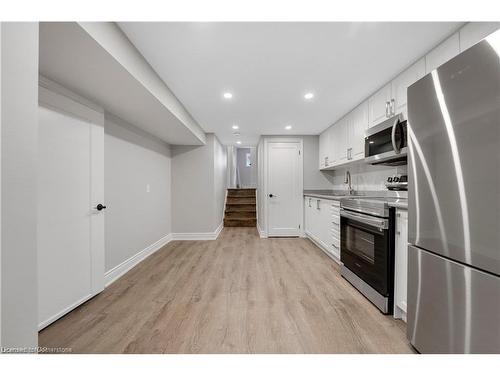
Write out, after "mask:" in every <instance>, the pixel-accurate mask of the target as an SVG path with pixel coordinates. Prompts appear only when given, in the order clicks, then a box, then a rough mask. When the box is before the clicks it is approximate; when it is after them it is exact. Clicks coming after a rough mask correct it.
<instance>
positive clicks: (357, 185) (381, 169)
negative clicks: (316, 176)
mask: <svg viewBox="0 0 500 375" xmlns="http://www.w3.org/2000/svg"><path fill="white" fill-rule="evenodd" d="M346 171H349V172H350V173H351V184H352V188H353V189H354V190H358V191H367V190H369V191H373V190H387V189H386V187H385V182H386V181H387V177H389V176H393V175H396V174H406V173H407V166H406V165H400V166H397V167H391V166H386V165H370V164H364V163H358V164H352V165H348V166H345V167H340V168H338V169H335V170H333V171H322V172H321V173H323V174H324V175H325V177H326V178H327V179H328V181H330V183H331V189H333V190H344V189H346V187H347V185H346V184H344V176H345V172H346Z"/></svg>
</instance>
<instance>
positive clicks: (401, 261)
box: [394, 208, 408, 322]
mask: <svg viewBox="0 0 500 375" xmlns="http://www.w3.org/2000/svg"><path fill="white" fill-rule="evenodd" d="M407 273H408V211H407V210H404V209H400V208H398V209H397V210H396V238H395V257H394V317H395V318H397V319H403V320H404V321H405V322H406V290H407Z"/></svg>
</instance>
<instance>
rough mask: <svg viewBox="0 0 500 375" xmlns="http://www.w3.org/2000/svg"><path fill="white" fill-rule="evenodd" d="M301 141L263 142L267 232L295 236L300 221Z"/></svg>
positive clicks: (273, 234)
mask: <svg viewBox="0 0 500 375" xmlns="http://www.w3.org/2000/svg"><path fill="white" fill-rule="evenodd" d="M301 148H302V145H301V143H300V142H269V143H268V144H267V157H268V161H267V163H268V168H267V181H268V184H267V202H268V204H267V207H268V221H267V222H268V235H269V236H299V235H300V232H301V229H300V226H301V224H302V209H303V207H302V201H303V197H302V193H303V190H302V184H303V182H302V169H303V165H302V150H301Z"/></svg>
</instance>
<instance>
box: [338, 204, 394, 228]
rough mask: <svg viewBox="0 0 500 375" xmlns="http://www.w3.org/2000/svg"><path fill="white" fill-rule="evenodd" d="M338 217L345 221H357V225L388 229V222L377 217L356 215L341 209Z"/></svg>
mask: <svg viewBox="0 0 500 375" xmlns="http://www.w3.org/2000/svg"><path fill="white" fill-rule="evenodd" d="M340 216H342V217H345V218H347V219H351V220H354V221H357V222H359V223H363V224H367V225H370V226H372V227H375V228H377V229H388V228H389V220H388V219H382V218H378V217H373V216H368V215H363V214H356V213H353V212H350V211H346V210H344V209H343V208H341V209H340Z"/></svg>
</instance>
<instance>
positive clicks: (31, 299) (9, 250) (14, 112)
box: [0, 22, 38, 347]
mask: <svg viewBox="0 0 500 375" xmlns="http://www.w3.org/2000/svg"><path fill="white" fill-rule="evenodd" d="M0 27H1V41H0V46H1V62H0V66H1V70H0V77H1V93H0V97H1V103H0V112H1V117H0V131H1V133H0V134H1V135H0V139H1V146H0V151H1V155H0V161H1V169H0V170H1V217H0V223H1V235H0V236H1V251H2V252H1V271H0V275H1V288H2V289H1V304H0V306H1V309H2V310H1V344H2V346H3V347H35V346H37V343H38V335H37V333H38V329H37V324H38V322H37V310H38V303H37V300H38V299H37V263H36V259H37V254H36V214H37V210H36V204H37V203H36V202H37V190H36V186H37V183H36V181H37V178H36V157H37V147H38V146H37V144H38V141H37V134H38V132H37V128H38V23H15V22H13V23H10V22H7V23H1V24H0Z"/></svg>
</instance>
